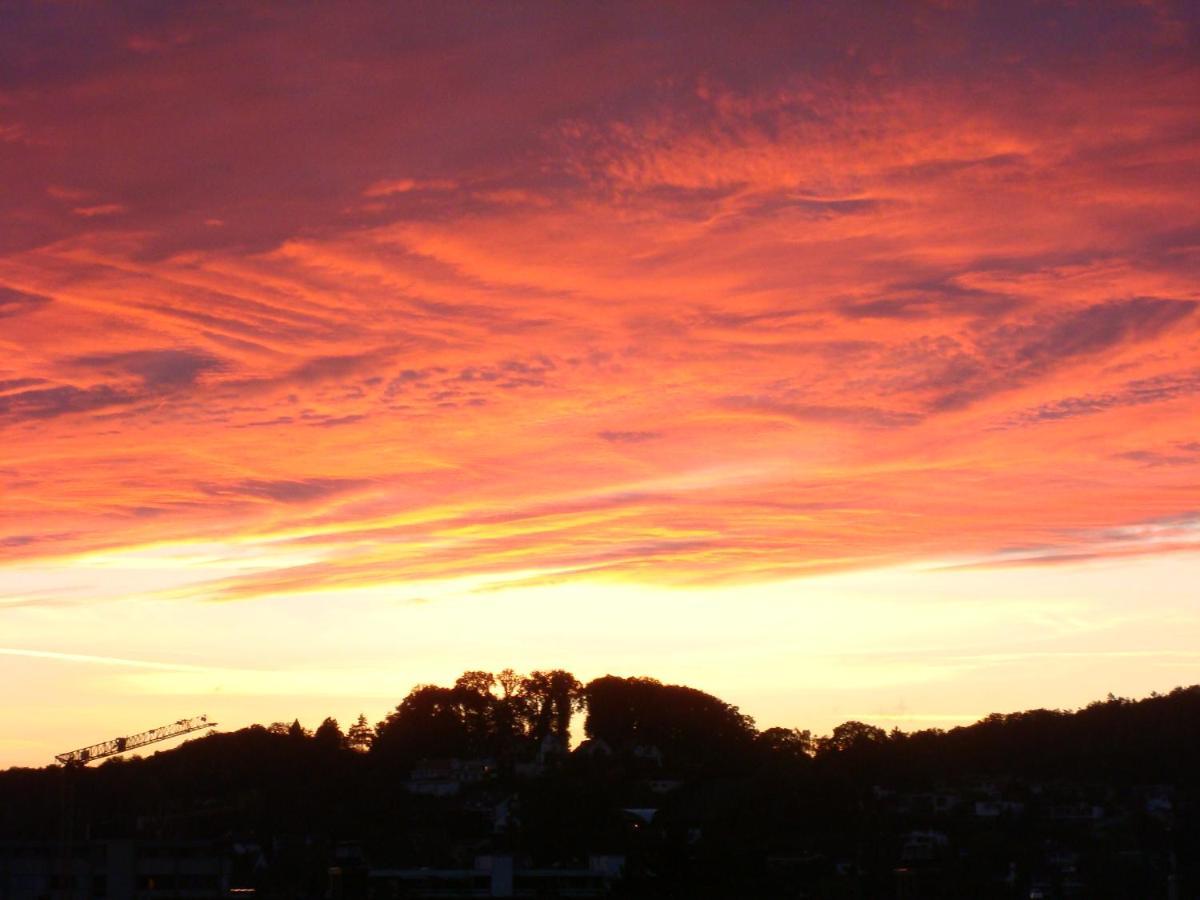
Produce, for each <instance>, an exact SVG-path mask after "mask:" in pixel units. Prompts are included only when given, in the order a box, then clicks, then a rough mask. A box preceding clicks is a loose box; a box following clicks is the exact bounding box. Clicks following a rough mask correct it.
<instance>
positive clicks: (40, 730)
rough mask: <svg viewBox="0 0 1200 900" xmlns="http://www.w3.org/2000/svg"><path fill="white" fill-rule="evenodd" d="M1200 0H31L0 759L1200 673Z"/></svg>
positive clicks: (920, 708) (1140, 690)
mask: <svg viewBox="0 0 1200 900" xmlns="http://www.w3.org/2000/svg"><path fill="white" fill-rule="evenodd" d="M822 6H824V7H825V8H821V7H822ZM1198 9H1200V7H1197V5H1196V4H1194V3H1189V2H1179V3H1172V2H1165V0H1164V2H1155V0H1144V2H1128V3H1116V2H1114V3H1107V2H1099V0H1095V2H1092V0H1089V2H1080V3H1077V4H1074V3H1036V2H1028V3H1025V2H1004V3H986V2H978V3H973V2H962V3H958V2H952V0H943V2H932V0H930V2H916V0H913V2H896V3H859V4H854V3H834V4H822V5H818V4H782V3H781V4H775V3H767V2H764V3H755V4H739V3H714V4H704V3H700V2H680V3H666V2H663V3H654V4H631V3H605V4H584V3H578V4H562V3H548V2H547V3H536V2H531V3H479V4H457V3H447V2H436V3H429V4H390V3H378V4H357V3H343V2H339V3H312V4H277V5H270V4H250V3H238V4H209V3H201V4H195V5H192V4H188V3H182V2H181V3H152V2H146V3H126V4H120V5H105V4H96V5H89V4H73V3H72V4H68V3H61V4H57V3H27V4H14V5H8V6H5V7H4V9H3V10H2V11H0V184H2V189H0V496H2V498H3V504H2V506H0V684H2V685H3V688H0V765H7V764H23V765H43V764H46V763H48V762H50V761H51V758H52V756H53V754H54V753H56V752H60V751H63V750H67V749H71V748H73V747H76V746H80V745H83V744H88V743H92V742H94V741H99V740H103V739H106V738H109V737H111V736H113V735H116V734H122V733H127V732H132V731H139V730H142V729H144V728H149V727H152V726H155V725H159V724H161V723H163V722H167V721H172V720H174V719H178V718H180V717H183V716H190V715H196V714H198V713H201V712H204V713H207V714H208V715H209V716H210V718H213V719H215V720H218V721H219V722H220V723H221V724H222V727H229V728H234V727H239V726H241V725H245V724H248V723H250V722H254V721H259V722H271V721H274V720H279V719H286V720H288V721H290V720H291V719H292V718H294V717H299V718H300V719H301V721H302V722H304V723H305V724H307V725H309V726H313V725H315V724H317V723H318V722H319V721H320V719H321V718H322V717H324V716H325V715H330V714H331V715H334V716H336V717H338V718H339V719H340V720H341V721H342V722H343V724H346V723H347V720H352V719H353V717H354V716H356V715H357V714H358V713H359V712H360V711H361V712H365V713H366V714H367V715H368V717H369V718H370V719H371V721H372V722H374V721H376V720H378V719H379V718H382V716H383V715H384V714H385V713H386V712H387V711H388V710H389V709H390V708H391V707H393V706H394V705H395V704H396V703H397V702H398V701H399V700H400V699H401V698H402V697H403V696H404V694H406V693H407V692H408V690H409V689H410V688H411V687H412V686H413V685H414V684H415V683H418V682H446V681H448V680H452V679H453V678H454V677H455V676H456V675H457V674H458V673H459V672H461V671H463V670H464V669H474V668H487V669H500V668H503V667H505V666H512V667H514V668H516V669H518V670H529V669H534V668H550V667H564V668H568V669H571V670H572V671H573V672H575V674H576V675H578V676H579V677H580V678H582V679H584V680H587V679H588V678H592V677H595V676H597V675H602V674H605V673H608V672H612V673H614V674H621V675H635V674H647V675H653V676H656V677H659V678H661V679H663V680H664V681H671V682H678V683H685V684H689V685H692V686H695V687H698V688H701V689H704V690H707V691H710V692H712V693H715V694H717V695H718V696H720V697H722V698H723V699H726V700H728V701H730V702H732V703H736V704H738V705H739V706H741V708H742V709H743V711H744V712H746V713H748V714H750V715H752V716H754V717H755V718H756V720H757V721H758V723H759V725H760V726H763V727H765V726H768V725H789V726H798V727H806V728H812V729H814V730H817V731H827V730H828V729H829V728H831V727H832V726H833V725H834V724H837V723H838V722H840V721H843V720H845V719H851V718H856V719H862V720H865V721H871V722H874V723H876V724H880V725H883V726H885V727H888V728H890V727H892V726H893V725H898V726H900V727H902V728H906V729H908V728H917V727H929V726H938V727H950V726H953V725H955V724H959V723H962V722H967V721H972V720H973V719H975V718H978V717H979V716H981V715H983V714H986V713H988V712H991V711H1010V710H1014V709H1023V708H1029V707H1036V706H1053V707H1059V706H1065V707H1072V706H1077V705H1080V704H1083V703H1086V702H1088V701H1090V700H1093V699H1097V698H1101V697H1103V696H1104V695H1105V694H1106V693H1108V692H1109V691H1112V692H1114V693H1117V694H1127V695H1137V696H1140V695H1144V694H1146V693H1148V692H1150V691H1151V690H1168V689H1170V688H1171V687H1173V686H1175V685H1179V684H1191V683H1195V682H1198V681H1200V649H1197V648H1200V12H1198ZM577 730H578V726H577Z"/></svg>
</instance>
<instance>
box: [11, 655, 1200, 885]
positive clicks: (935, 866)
mask: <svg viewBox="0 0 1200 900" xmlns="http://www.w3.org/2000/svg"><path fill="white" fill-rule="evenodd" d="M575 713H583V714H584V726H583V730H584V734H585V739H584V740H582V741H581V742H580V743H579V744H578V745H577V746H575V747H574V749H573V750H572V749H568V748H569V747H570V746H571V743H570V732H569V728H570V725H571V722H572V718H573V714H575ZM1198 800H1200V686H1198V687H1190V688H1177V689H1175V690H1174V691H1172V692H1171V693H1169V694H1166V695H1155V696H1152V697H1150V698H1148V699H1145V700H1139V701H1132V700H1126V699H1122V698H1116V697H1112V696H1110V697H1109V698H1108V699H1107V700H1105V701H1101V702H1097V703H1093V704H1091V705H1090V706H1088V707H1086V708H1085V709H1082V710H1079V711H1076V712H1067V711H1058V710H1034V711H1030V712H1024V713H1015V714H1011V715H999V714H997V715H992V716H989V717H987V718H986V719H984V720H982V721H980V722H978V723H976V724H975V725H972V726H969V727H964V728H955V729H952V730H950V731H940V730H930V731H921V732H916V733H912V734H903V733H900V732H898V731H893V732H892V733H891V734H888V733H885V732H884V731H882V730H880V729H878V728H875V727H872V726H870V725H865V724H862V723H859V722H847V723H845V724H843V725H841V726H839V727H838V728H836V729H835V730H834V732H833V733H832V734H831V735H828V736H824V737H818V738H814V737H813V736H812V735H810V734H809V733H808V732H804V731H799V730H789V729H783V728H771V729H767V730H765V731H759V730H758V729H756V728H755V726H754V723H753V722H752V721H751V720H750V719H749V718H747V717H746V716H743V715H742V714H741V713H740V712H739V711H738V710H737V709H736V708H735V707H732V706H730V705H728V704H726V703H724V702H722V701H721V700H719V699H717V698H715V697H712V696H710V695H708V694H704V693H702V692H700V691H696V690H693V689H691V688H686V687H680V686H673V685H663V684H660V683H658V682H656V681H654V680H652V679H642V678H638V679H633V678H631V679H625V678H616V677H612V676H609V677H605V678H600V679H597V680H595V681H593V682H591V683H590V684H587V685H581V684H580V683H579V682H577V681H576V680H575V679H574V678H573V677H572V676H570V675H569V674H568V673H566V672H561V671H556V672H535V673H533V674H532V675H530V676H526V677H521V676H517V675H515V674H513V673H512V672H509V671H506V672H503V673H501V674H500V675H498V676H493V675H491V674H488V673H482V672H471V673H467V674H465V675H464V676H463V677H462V678H460V679H459V681H458V682H457V683H456V684H455V685H454V686H453V687H436V686H425V687H420V688H417V689H415V690H414V691H413V692H412V693H411V694H410V695H409V696H408V697H407V698H406V699H405V700H404V701H403V702H402V703H401V704H400V705H399V706H398V707H397V708H396V710H395V712H393V713H392V714H391V715H390V716H389V717H388V718H387V719H386V720H384V721H383V722H381V723H379V724H378V725H377V726H375V727H373V728H372V727H371V726H369V725H368V724H367V723H366V722H365V721H364V720H363V719H361V718H360V720H359V722H358V723H357V724H356V725H354V726H352V727H351V728H349V729H348V730H347V732H346V733H343V732H342V730H341V729H340V728H339V727H338V725H337V723H335V722H333V721H332V720H326V721H325V722H324V723H322V725H321V726H320V727H319V728H318V729H317V730H316V731H315V733H309V732H308V731H306V730H305V729H303V728H302V727H301V726H300V725H299V724H298V723H293V725H291V726H286V725H282V724H276V725H273V726H271V727H261V726H253V727H250V728H246V729H243V730H241V731H237V732H232V733H225V734H211V735H209V736H207V737H204V738H201V739H198V740H193V741H189V742H188V743H186V744H184V745H183V746H181V747H179V748H177V749H174V750H170V751H166V752H161V753H156V754H154V755H153V756H150V757H148V758H145V759H141V758H134V759H127V760H111V761H109V762H106V763H104V764H102V765H99V766H96V767H93V768H88V769H80V768H72V769H63V768H60V767H57V766H54V767H48V768H45V769H10V770H8V771H5V772H0V900H18V898H20V900H25V898H39V897H47V898H49V897H73V898H104V897H108V898H133V897H137V898H166V897H180V898H183V897H197V898H199V897H227V896H240V897H246V896H255V895H257V896H260V897H289V898H290V897H316V898H324V897H328V898H342V897H344V898H352V897H383V898H391V897H489V896H515V897H591V896H612V897H681V898H683V897H747V898H752V897H814V898H818V897H833V898H837V897H856V898H924V897H931V898H942V897H944V898H964V897H978V898H991V897H995V898H1014V897H1020V898H1065V897H1080V898H1106V897H1113V898H1159V897H1161V898H1176V900H1183V898H1188V900H1192V898H1197V897H1200V806H1198V803H1197V801H1198Z"/></svg>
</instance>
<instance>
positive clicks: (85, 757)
mask: <svg viewBox="0 0 1200 900" xmlns="http://www.w3.org/2000/svg"><path fill="white" fill-rule="evenodd" d="M216 724H217V723H216V722H210V721H208V716H195V717H193V718H191V719H180V720H179V721H178V722H172V723H171V724H170V725H161V726H159V727H158V728H151V729H150V730H149V731H143V732H140V733H139V734H131V735H128V736H127V737H119V738H113V739H112V740H111V741H105V742H104V743H102V744H92V746H90V747H82V748H80V749H79V750H72V751H70V752H69V753H59V754H58V755H57V756H55V757H54V758H55V759H56V760H58V761H59V762H60V763H62V764H63V765H64V766H86V765H87V764H88V763H90V762H92V760H96V759H104V758H105V757H108V756H116V755H118V754H120V753H124V752H126V751H127V750H135V749H137V748H138V747H145V746H146V745H147V744H154V743H157V742H158V741H165V740H167V739H168V738H173V737H179V735H181V734H189V733H191V732H193V731H201V730H203V729H205V728H212V727H215V726H216Z"/></svg>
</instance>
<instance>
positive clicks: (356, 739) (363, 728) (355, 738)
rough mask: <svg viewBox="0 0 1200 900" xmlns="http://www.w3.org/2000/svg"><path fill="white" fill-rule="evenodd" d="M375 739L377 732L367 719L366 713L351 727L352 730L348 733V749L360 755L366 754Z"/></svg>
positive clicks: (359, 716) (361, 714) (360, 714)
mask: <svg viewBox="0 0 1200 900" xmlns="http://www.w3.org/2000/svg"><path fill="white" fill-rule="evenodd" d="M374 739H375V730H374V729H373V728H372V727H371V726H370V724H369V723H368V722H367V717H366V715H365V714H364V713H359V714H358V719H357V720H355V722H354V724H353V725H351V726H350V730H349V731H347V732H346V747H347V748H348V749H350V750H354V751H356V752H358V753H366V752H367V751H368V750H370V749H371V743H372V742H373V741H374Z"/></svg>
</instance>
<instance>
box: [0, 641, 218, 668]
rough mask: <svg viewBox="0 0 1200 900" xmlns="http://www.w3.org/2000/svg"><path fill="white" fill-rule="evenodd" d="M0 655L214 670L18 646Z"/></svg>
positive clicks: (0, 652) (108, 664)
mask: <svg viewBox="0 0 1200 900" xmlns="http://www.w3.org/2000/svg"><path fill="white" fill-rule="evenodd" d="M0 656H29V657H33V658H35V659H57V660H61V661H62V662H78V663H92V664H94V665H101V666H127V667H129V666H131V667H134V668H139V669H166V670H168V671H189V672H215V671H218V670H217V669H214V668H213V667H212V666H196V665H190V664H188V663H169V662H156V661H154V660H146V659H125V658H124V657H121V656H92V655H90V654H87V653H59V652H58V651H56V650H26V649H23V648H20V647H0Z"/></svg>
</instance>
